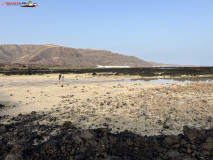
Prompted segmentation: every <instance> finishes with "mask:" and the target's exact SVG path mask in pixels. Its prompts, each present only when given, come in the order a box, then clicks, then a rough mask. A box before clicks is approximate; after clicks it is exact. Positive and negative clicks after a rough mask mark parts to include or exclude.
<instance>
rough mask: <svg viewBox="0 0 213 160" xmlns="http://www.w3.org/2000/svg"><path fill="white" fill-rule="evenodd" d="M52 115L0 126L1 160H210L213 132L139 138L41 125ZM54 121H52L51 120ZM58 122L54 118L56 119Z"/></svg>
mask: <svg viewBox="0 0 213 160" xmlns="http://www.w3.org/2000/svg"><path fill="white" fill-rule="evenodd" d="M50 117H51V115H49V114H46V113H41V114H38V113H36V112H32V113H31V114H28V115H22V114H20V115H18V116H17V117H13V118H11V120H10V122H11V123H10V124H7V125H6V124H0V144H1V145H0V159H5V160H22V159H26V160H31V159H36V160H37V159H38V160H42V159H44V160H47V159H48V160H49V159H52V160H57V159H58V160H59V159H60V160H63V159H64V160H66V159H70V160H72V159H74V160H83V159H91V160H92V159H98V160H99V159H109V160H121V159H125V160H131V159H134V160H137V159H138V160H140V159H145V160H146V159H147V160H148V159H149V160H150V159H180V160H182V159H184V160H192V159H212V157H213V129H210V130H198V129H194V128H189V127H187V126H185V127H184V128H183V134H180V135H177V136H176V135H170V136H163V135H161V136H152V137H146V136H145V137H142V136H140V135H137V134H134V133H132V132H129V131H124V132H121V133H118V134H113V133H111V132H110V129H108V128H98V129H87V130H82V129H79V128H76V127H75V126H74V125H73V124H72V122H70V121H66V122H64V123H63V124H62V125H57V123H54V121H53V122H52V121H51V123H50V124H49V125H44V124H40V122H41V121H42V120H48V119H50ZM51 118H53V119H54V117H51ZM55 119H57V118H55Z"/></svg>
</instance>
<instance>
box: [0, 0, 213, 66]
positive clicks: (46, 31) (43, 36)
mask: <svg viewBox="0 0 213 160" xmlns="http://www.w3.org/2000/svg"><path fill="white" fill-rule="evenodd" d="M4 2H27V1H24V0H22V1H19V0H0V3H1V4H2V3H4ZM32 2H35V3H37V4H38V6H37V7H35V8H24V7H19V6H6V5H3V6H2V5H0V15H1V20H0V44H56V45H61V46H66V47H72V48H84V49H88V48H90V49H104V50H109V51H112V52H115V53H120V54H124V55H130V56H136V57H138V58H140V59H142V60H145V61H155V62H161V63H168V64H183V65H211V66H213V0H60V1H55V0H52V1H50V0H35V1H32Z"/></svg>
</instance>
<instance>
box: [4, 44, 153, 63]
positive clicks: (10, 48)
mask: <svg viewBox="0 0 213 160" xmlns="http://www.w3.org/2000/svg"><path fill="white" fill-rule="evenodd" d="M0 62H1V63H4V62H9V63H22V64H26V63H27V64H41V65H51V64H52V65H71V66H85V67H94V66H97V65H103V66H105V65H109V66H129V67H152V65H151V64H149V63H148V62H146V61H144V60H141V59H139V58H137V57H134V56H126V55H122V54H118V53H112V52H111V51H106V50H98V49H77V48H71V47H63V46H58V45H54V44H45V45H30V44H28V45H14V44H9V45H7V44H2V45H0Z"/></svg>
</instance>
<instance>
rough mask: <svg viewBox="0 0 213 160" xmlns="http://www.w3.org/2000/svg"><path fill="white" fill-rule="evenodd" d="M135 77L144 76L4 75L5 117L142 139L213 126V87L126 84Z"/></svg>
mask: <svg viewBox="0 0 213 160" xmlns="http://www.w3.org/2000/svg"><path fill="white" fill-rule="evenodd" d="M131 78H132V79H137V78H139V77H137V76H116V75H113V76H98V75H96V76H93V75H91V74H65V80H64V81H63V82H59V81H58V75H57V74H48V75H24V76H0V95H1V96H0V103H1V104H5V105H6V106H7V107H4V108H1V109H0V116H3V115H9V116H10V117H11V116H17V115H18V114H20V113H22V114H25V113H26V114H27V113H30V112H32V111H37V112H46V113H47V114H50V115H52V116H54V117H57V123H59V124H62V123H63V122H64V121H71V122H72V123H73V124H75V125H76V126H77V127H80V128H83V129H88V128H100V127H104V128H106V127H107V128H110V129H111V131H112V132H114V133H116V132H121V131H124V130H129V131H132V132H134V133H137V134H140V135H161V134H166V135H170V134H174V135H177V134H179V133H181V132H182V128H183V126H184V125H188V126H192V127H196V128H211V127H213V124H212V123H213V121H212V117H213V83H205V82H202V83H201V82H193V83H178V84H172V83H164V84H160V83H150V82H134V81H123V80H124V79H131ZM1 121H2V123H7V121H6V120H4V121H3V120H1ZM43 123H51V122H48V121H45V122H43Z"/></svg>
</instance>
